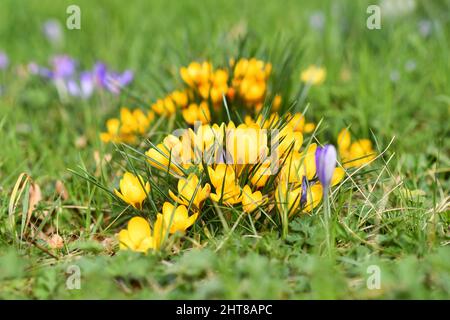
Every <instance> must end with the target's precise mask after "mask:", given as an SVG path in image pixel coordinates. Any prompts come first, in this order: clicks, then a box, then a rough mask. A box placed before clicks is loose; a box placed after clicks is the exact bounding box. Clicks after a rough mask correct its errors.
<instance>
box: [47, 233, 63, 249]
mask: <svg viewBox="0 0 450 320" xmlns="http://www.w3.org/2000/svg"><path fill="white" fill-rule="evenodd" d="M47 244H48V245H49V247H50V248H52V249H61V248H62V247H63V245H64V240H63V238H62V237H61V236H60V235H59V234H57V233H55V234H54V235H52V236H51V237H50V239H49V240H48V241H47Z"/></svg>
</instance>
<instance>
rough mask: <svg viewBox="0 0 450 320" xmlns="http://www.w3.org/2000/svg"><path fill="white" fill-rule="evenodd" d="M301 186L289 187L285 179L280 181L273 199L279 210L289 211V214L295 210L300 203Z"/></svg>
mask: <svg viewBox="0 0 450 320" xmlns="http://www.w3.org/2000/svg"><path fill="white" fill-rule="evenodd" d="M300 199H301V188H291V187H290V186H289V184H288V183H287V182H285V181H281V182H280V183H279V184H278V186H277V188H276V190H275V200H276V202H277V208H278V210H279V211H280V212H285V211H286V212H289V216H290V215H292V214H293V213H294V212H296V211H297V209H298V207H299V205H300Z"/></svg>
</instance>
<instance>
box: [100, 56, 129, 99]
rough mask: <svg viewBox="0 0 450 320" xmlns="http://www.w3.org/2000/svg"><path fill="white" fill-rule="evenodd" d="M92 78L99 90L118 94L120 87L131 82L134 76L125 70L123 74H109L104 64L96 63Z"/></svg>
mask: <svg viewBox="0 0 450 320" xmlns="http://www.w3.org/2000/svg"><path fill="white" fill-rule="evenodd" d="M94 77H95V82H96V84H97V85H98V86H99V87H100V88H104V89H106V90H108V91H110V92H112V93H114V94H118V93H119V92H120V89H121V88H122V87H124V86H126V85H128V84H129V83H130V82H131V81H133V78H134V74H133V72H132V71H131V70H125V71H124V72H123V73H118V72H113V71H112V72H110V71H109V70H108V68H107V67H106V65H105V64H104V63H102V62H97V63H96V64H95V66H94Z"/></svg>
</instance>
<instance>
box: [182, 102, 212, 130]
mask: <svg viewBox="0 0 450 320" xmlns="http://www.w3.org/2000/svg"><path fill="white" fill-rule="evenodd" d="M181 114H182V115H183V118H184V120H185V121H186V122H187V123H189V124H195V122H197V121H200V122H201V123H202V124H206V123H208V122H210V120H211V113H210V111H209V107H208V103H207V102H206V101H203V102H201V103H200V104H196V103H191V104H190V105H189V106H188V107H187V108H185V109H183V111H182V112H181Z"/></svg>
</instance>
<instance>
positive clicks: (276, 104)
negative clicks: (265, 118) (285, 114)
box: [272, 94, 282, 111]
mask: <svg viewBox="0 0 450 320" xmlns="http://www.w3.org/2000/svg"><path fill="white" fill-rule="evenodd" d="M281 101H282V98H281V96H280V95H279V94H276V95H275V97H274V98H273V102H272V110H273V111H278V110H280V106H281Z"/></svg>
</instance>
